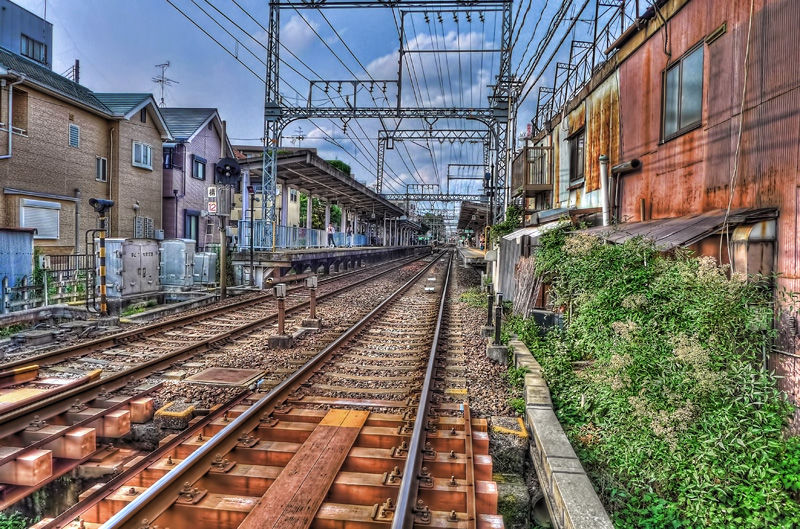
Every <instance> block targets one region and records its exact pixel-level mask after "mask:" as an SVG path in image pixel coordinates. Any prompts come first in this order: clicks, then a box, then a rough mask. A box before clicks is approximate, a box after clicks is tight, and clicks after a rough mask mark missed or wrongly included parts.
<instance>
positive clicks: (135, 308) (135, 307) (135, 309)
mask: <svg viewBox="0 0 800 529" xmlns="http://www.w3.org/2000/svg"><path fill="white" fill-rule="evenodd" d="M157 304H158V303H157V302H156V300H154V299H150V300H147V301H146V302H143V303H132V304H130V305H128V306H127V307H125V310H123V311H122V313H121V314H120V316H122V317H123V318H124V317H127V316H133V315H134V314H141V313H142V312H144V311H146V310H147V309H149V308H150V307H155V306H156V305H157Z"/></svg>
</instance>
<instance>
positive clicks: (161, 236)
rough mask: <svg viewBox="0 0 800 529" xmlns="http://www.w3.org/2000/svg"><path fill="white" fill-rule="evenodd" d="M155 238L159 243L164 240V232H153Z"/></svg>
mask: <svg viewBox="0 0 800 529" xmlns="http://www.w3.org/2000/svg"><path fill="white" fill-rule="evenodd" d="M153 238H154V239H155V240H157V241H163V240H164V230H154V231H153Z"/></svg>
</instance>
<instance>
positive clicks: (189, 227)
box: [183, 210, 200, 243]
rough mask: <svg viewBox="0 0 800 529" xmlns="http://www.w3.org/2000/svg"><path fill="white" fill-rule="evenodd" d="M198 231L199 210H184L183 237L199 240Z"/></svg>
mask: <svg viewBox="0 0 800 529" xmlns="http://www.w3.org/2000/svg"><path fill="white" fill-rule="evenodd" d="M199 231H200V212H199V211H193V210H186V211H185V212H184V217H183V238H184V239H192V240H193V241H195V243H196V242H197V241H199V240H200V239H198V237H197V234H198V232H199Z"/></svg>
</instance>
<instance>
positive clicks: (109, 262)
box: [94, 239, 125, 298]
mask: <svg viewBox="0 0 800 529" xmlns="http://www.w3.org/2000/svg"><path fill="white" fill-rule="evenodd" d="M124 242H125V239H106V297H109V298H119V297H122V291H123V289H124V287H125V281H124V280H123V279H122V267H123V265H122V255H123V252H122V243H124ZM94 249H95V260H94V262H95V283H96V285H95V290H97V293H98V295H99V293H100V290H99V288H100V239H95V240H94Z"/></svg>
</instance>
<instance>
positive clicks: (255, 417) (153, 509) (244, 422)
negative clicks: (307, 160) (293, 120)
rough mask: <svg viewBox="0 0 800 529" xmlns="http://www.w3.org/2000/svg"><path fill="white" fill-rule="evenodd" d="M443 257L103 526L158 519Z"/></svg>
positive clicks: (134, 527)
mask: <svg viewBox="0 0 800 529" xmlns="http://www.w3.org/2000/svg"><path fill="white" fill-rule="evenodd" d="M441 257H442V254H441V253H440V254H439V255H438V256H437V257H436V259H434V260H433V261H431V262H430V263H429V264H428V265H427V266H426V267H425V268H423V269H422V270H421V271H420V272H419V273H417V274H416V275H414V277H412V278H411V279H410V280H408V281H407V282H406V283H405V284H403V285H402V286H401V287H400V288H398V289H397V290H395V291H394V292H393V293H392V294H391V295H390V296H388V297H387V298H386V299H384V300H383V301H382V302H381V303H380V304H379V305H378V306H377V307H375V308H374V309H372V310H371V311H370V312H369V313H368V314H367V315H366V316H364V317H363V318H361V319H360V320H359V321H358V322H357V323H355V324H354V325H353V326H351V327H350V328H349V329H347V330H346V331H345V332H344V333H342V334H341V335H339V337H338V338H336V339H335V340H334V341H333V342H331V343H330V344H328V345H327V346H326V347H325V348H324V349H322V350H321V351H320V352H319V353H317V354H316V355H315V356H314V357H313V358H311V359H310V360H309V361H307V362H306V363H305V364H303V365H302V366H301V367H300V368H299V369H298V370H297V371H295V372H294V373H292V374H291V375H290V376H289V377H287V378H286V379H284V380H283V381H282V382H280V383H279V384H278V385H277V386H275V387H274V388H272V389H271V390H270V391H269V393H267V394H266V395H265V396H264V397H262V398H261V399H260V400H259V401H258V402H256V403H255V404H253V405H252V406H251V407H250V408H248V409H247V410H245V411H244V412H243V413H242V414H241V415H239V416H238V417H236V418H235V419H234V420H233V421H231V423H230V424H228V425H227V426H226V427H225V428H223V429H222V430H220V431H219V432H217V433H216V434H215V435H214V436H212V437H210V438H209V439H208V441H206V442H205V443H204V444H203V445H201V446H200V447H198V448H197V450H195V451H193V452H192V453H191V454H190V455H189V456H188V457H187V458H186V459H184V460H183V461H181V462H180V463H179V464H178V466H176V467H175V468H174V469H172V470H171V471H170V472H169V473H167V474H166V475H164V476H162V477H161V478H160V479H159V480H158V481H156V482H155V483H154V484H153V485H151V486H150V487H149V488H148V489H147V490H145V491H144V492H142V493H141V494H140V495H139V496H137V497H136V499H134V500H133V501H132V502H131V503H129V504H127V505H126V506H125V507H123V508H122V509H121V510H120V511H119V512H117V513H116V514H114V516H112V517H111V518H110V519H109V520H107V521H106V522H105V523H104V524H103V525H101V526H100V529H139V528H140V524H141V521H142V519H144V518H147V519H148V520H155V519H156V518H157V517H158V516H159V515H160V514H161V513H163V512H164V511H165V510H166V509H168V508H169V507H170V506H171V505H172V504H173V502H174V500H175V498H177V497H178V493H179V492H180V490H181V488H182V487H183V484H184V483H186V482H189V483H194V482H195V481H197V480H198V479H200V478H201V477H202V476H203V475H205V473H206V472H207V471H208V469H209V468H210V467H211V463H212V461H213V460H214V457H215V456H216V455H217V454H225V453H228V452H229V451H230V450H232V449H233V448H234V447H235V446H236V444H237V442H238V439H239V437H241V436H242V435H243V434H246V433H249V432H251V431H252V430H254V429H255V428H256V427H257V426H258V425H259V423H260V422H261V421H262V419H263V418H265V417H267V416H268V415H269V413H270V412H272V410H273V409H274V408H275V406H276V404H279V403H280V401H281V400H283V399H285V398H286V396H288V394H289V393H290V392H291V391H293V390H294V389H295V388H297V387H298V386H299V385H300V384H302V383H304V382H305V381H306V380H308V379H309V378H310V377H311V376H312V375H313V373H314V372H315V370H316V369H317V367H318V366H319V365H321V364H322V363H323V362H324V361H325V360H327V359H328V358H329V357H330V356H331V355H332V354H333V353H334V352H335V351H337V350H338V349H339V347H341V346H342V345H343V344H344V343H346V342H347V341H348V340H350V338H352V337H353V336H355V335H356V334H357V333H359V332H360V331H361V330H362V329H363V328H364V327H365V326H366V325H367V324H368V323H370V322H371V321H372V320H373V319H374V318H375V317H376V316H377V315H378V314H380V313H381V312H383V310H384V309H385V308H386V307H387V306H388V305H390V304H391V303H393V302H394V301H396V300H397V298H399V297H400V296H402V295H403V294H404V293H405V292H406V291H407V290H408V289H409V288H411V286H412V285H414V284H415V283H416V282H418V281H419V279H420V278H421V277H423V276H424V274H425V273H427V272H428V270H430V269H431V268H432V267H433V266H434V265H435V264H436V263H437V262H438V261H439V260H440V259H441ZM448 274H449V267H448Z"/></svg>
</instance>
